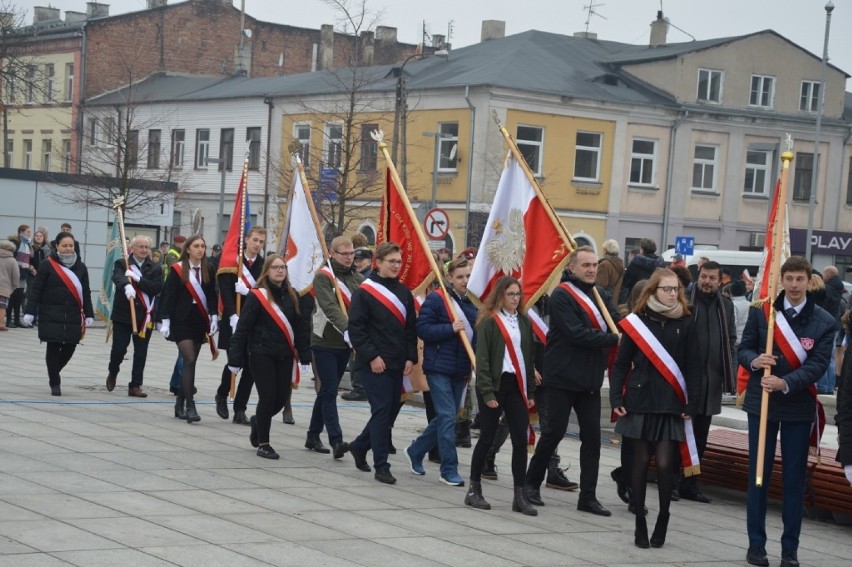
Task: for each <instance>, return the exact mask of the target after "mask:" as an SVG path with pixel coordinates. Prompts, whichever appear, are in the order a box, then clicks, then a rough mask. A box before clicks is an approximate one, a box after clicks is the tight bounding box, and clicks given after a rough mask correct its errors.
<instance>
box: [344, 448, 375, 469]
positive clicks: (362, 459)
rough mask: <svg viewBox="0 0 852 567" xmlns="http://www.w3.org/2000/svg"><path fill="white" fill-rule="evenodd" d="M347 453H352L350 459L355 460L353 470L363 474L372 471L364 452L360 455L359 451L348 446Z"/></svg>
mask: <svg viewBox="0 0 852 567" xmlns="http://www.w3.org/2000/svg"><path fill="white" fill-rule="evenodd" d="M349 452H350V453H352V458H353V459H355V468H357V469H358V470H359V471H364V472H370V471H371V470H373V469H371V468H370V465H368V464H367V453H366V452H364V453H362V452H361V451H359V450H357V449H355V448H354V447H352V445H350V446H349Z"/></svg>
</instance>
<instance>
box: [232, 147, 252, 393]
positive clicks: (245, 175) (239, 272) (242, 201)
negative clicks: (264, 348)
mask: <svg viewBox="0 0 852 567" xmlns="http://www.w3.org/2000/svg"><path fill="white" fill-rule="evenodd" d="M248 166H249V159H248V156H246V159H245V161H244V162H243V176H242V183H241V185H242V186H243V187H242V188H243V193H242V196H241V197H240V227H241V228H242V230H241V232H240V235H239V237H238V239H237V248H238V249H239V256H238V257H237V280H239V279H240V278H241V277H243V257H244V256H245V247H246V230H245V226H246V198H247V195H248ZM236 295H237V297H236V301H237V309H236V311H237V317H239V315H240V309H241V307H242V298H243V296H241V295H240V294H239V293H238V294H236ZM236 395H237V375H236V374H234V373H233V372H231V391H230V392H228V397H229V398H230V399H231V401H233V400H234V398H235V397H236Z"/></svg>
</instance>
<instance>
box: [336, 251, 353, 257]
mask: <svg viewBox="0 0 852 567" xmlns="http://www.w3.org/2000/svg"><path fill="white" fill-rule="evenodd" d="M334 253H335V254H339V255H340V256H354V255H355V251H354V250H353V251H351V252H341V251H339V250H335V251H334Z"/></svg>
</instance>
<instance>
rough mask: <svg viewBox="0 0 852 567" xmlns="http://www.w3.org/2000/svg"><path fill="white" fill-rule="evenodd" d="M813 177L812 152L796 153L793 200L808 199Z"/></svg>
mask: <svg viewBox="0 0 852 567" xmlns="http://www.w3.org/2000/svg"><path fill="white" fill-rule="evenodd" d="M813 177H814V154H803V153H797V154H796V175H795V177H793V200H795V201H809V200H810V198H811V182H812V180H813Z"/></svg>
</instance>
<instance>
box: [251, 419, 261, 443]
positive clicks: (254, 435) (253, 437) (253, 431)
mask: <svg viewBox="0 0 852 567" xmlns="http://www.w3.org/2000/svg"><path fill="white" fill-rule="evenodd" d="M249 423H250V424H251V433H249V443H251V446H252V447H257V446H258V445H260V442H259V441H258V439H257V416H256V415H253V416H251V419H249Z"/></svg>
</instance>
